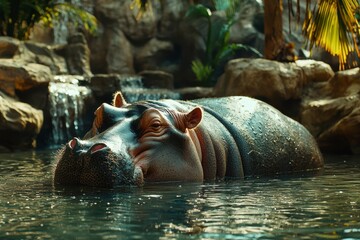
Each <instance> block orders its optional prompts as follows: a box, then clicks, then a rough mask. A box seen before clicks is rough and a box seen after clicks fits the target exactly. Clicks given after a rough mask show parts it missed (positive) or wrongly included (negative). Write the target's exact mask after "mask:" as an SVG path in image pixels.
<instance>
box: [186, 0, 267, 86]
mask: <svg viewBox="0 0 360 240" xmlns="http://www.w3.org/2000/svg"><path fill="white" fill-rule="evenodd" d="M242 2H243V1H240V0H228V1H220V0H218V1H215V7H216V8H217V9H219V10H224V11H225V13H226V21H225V22H219V21H217V22H215V21H214V20H213V19H212V18H211V11H210V9H208V8H206V7H205V6H203V5H201V4H197V5H193V6H191V7H190V8H189V9H188V11H187V12H186V15H185V17H186V18H187V19H188V20H194V19H199V18H204V19H206V20H207V24H208V28H207V37H206V39H205V43H206V55H205V59H204V60H203V61H201V60H200V59H195V60H194V61H193V62H192V71H193V72H194V73H195V76H196V79H197V80H198V81H199V82H201V83H202V84H203V85H213V84H214V83H215V81H216V77H217V74H218V73H219V71H222V69H221V68H223V66H224V64H225V62H226V61H228V60H229V59H230V58H231V57H232V56H234V54H235V53H236V52H237V51H238V50H240V49H245V50H250V51H252V52H253V53H255V54H256V55H258V56H261V54H260V53H259V52H258V51H257V50H255V49H253V48H251V47H248V46H245V45H242V44H229V38H230V27H231V26H232V25H233V23H234V17H235V13H236V12H237V11H238V9H239V6H240V3H242Z"/></svg>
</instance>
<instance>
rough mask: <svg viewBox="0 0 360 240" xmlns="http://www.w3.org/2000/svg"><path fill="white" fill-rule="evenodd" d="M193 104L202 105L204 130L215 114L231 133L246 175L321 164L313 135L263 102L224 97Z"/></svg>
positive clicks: (306, 168)
mask: <svg viewBox="0 0 360 240" xmlns="http://www.w3.org/2000/svg"><path fill="white" fill-rule="evenodd" d="M193 103H195V104H199V105H202V106H203V109H204V111H205V114H204V119H203V123H202V124H204V125H205V128H206V129H209V131H211V128H212V127H211V126H212V124H211V123H209V121H208V120H207V119H209V120H210V119H211V118H212V117H215V118H216V119H217V120H218V121H219V122H220V123H221V124H223V125H224V126H225V127H226V129H227V130H228V131H229V132H230V134H231V135H232V136H233V138H234V140H235V142H236V145H237V146H236V147H237V148H238V149H239V150H240V155H241V161H242V165H243V171H244V175H245V176H252V175H268V174H269V175H270V174H274V173H287V172H300V171H304V170H315V169H319V168H322V166H323V158H322V155H321V152H320V151H319V149H318V146H317V143H316V141H315V140H314V138H313V137H312V135H311V134H310V133H309V132H308V131H307V130H306V129H305V128H304V127H303V126H302V125H301V124H299V123H298V122H296V121H294V120H292V119H290V118H288V117H287V116H285V115H283V114H282V113H281V112H279V111H278V110H276V109H275V108H273V107H272V106H270V105H268V104H266V103H264V102H262V101H259V100H255V99H252V98H248V97H226V98H217V99H200V100H195V101H193ZM210 116H211V117H210ZM206 125H208V127H207V126H206ZM230 147H231V146H230Z"/></svg>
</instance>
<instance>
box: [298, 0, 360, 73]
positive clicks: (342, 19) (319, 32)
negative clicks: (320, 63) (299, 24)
mask: <svg viewBox="0 0 360 240" xmlns="http://www.w3.org/2000/svg"><path fill="white" fill-rule="evenodd" d="M309 3H310V0H307V9H306V18H305V22H304V24H303V34H304V35H305V36H306V38H307V39H308V45H310V49H311V48H312V47H313V45H314V44H315V45H317V46H320V47H323V48H324V49H325V50H327V51H328V52H329V53H331V54H332V55H336V56H338V57H339V64H340V66H339V68H340V69H344V68H345V67H346V64H347V65H348V66H349V65H350V66H349V67H351V66H357V65H359V63H358V62H357V61H356V62H352V63H348V62H347V59H348V56H349V54H350V53H352V52H355V53H356V54H357V56H359V57H360V52H359V48H358V46H357V38H358V37H359V32H360V25H359V22H358V20H357V19H356V17H355V12H356V11H357V10H359V2H358V0H320V2H319V4H318V6H317V7H316V8H315V10H314V11H313V12H311V11H310V10H309Z"/></svg>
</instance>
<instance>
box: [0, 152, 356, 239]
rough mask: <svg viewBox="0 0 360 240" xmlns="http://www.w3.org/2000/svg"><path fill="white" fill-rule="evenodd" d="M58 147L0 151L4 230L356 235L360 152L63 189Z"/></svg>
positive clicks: (38, 234)
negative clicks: (280, 174) (186, 179)
mask: <svg viewBox="0 0 360 240" xmlns="http://www.w3.org/2000/svg"><path fill="white" fill-rule="evenodd" d="M52 155H53V154H52V153H51V152H25V153H12V154H0V174H1V182H0V239H360V171H359V167H360V156H355V157H337V159H335V160H336V161H337V162H334V161H332V159H331V161H330V162H329V163H327V165H326V168H325V171H324V173H323V174H322V175H319V176H312V177H296V178H287V179H248V180H245V181H241V180H237V181H225V182H224V181H222V182H211V183H205V184H200V183H196V184H194V183H191V184H190V183H188V184H184V183H162V184H148V185H145V186H144V187H142V188H137V187H124V188H117V189H99V188H83V187H73V188H66V189H63V188H54V187H53V186H52V184H51V175H52V174H51V171H52V166H53V164H54V163H53V158H52Z"/></svg>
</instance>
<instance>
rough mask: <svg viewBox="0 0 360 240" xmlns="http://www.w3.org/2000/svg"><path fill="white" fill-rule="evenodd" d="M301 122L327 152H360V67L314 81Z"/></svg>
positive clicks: (304, 100)
mask: <svg viewBox="0 0 360 240" xmlns="http://www.w3.org/2000/svg"><path fill="white" fill-rule="evenodd" d="M300 119H301V123H302V124H303V125H304V126H305V127H307V128H308V129H309V130H310V132H311V133H312V134H313V135H314V136H315V137H316V139H317V141H318V142H319V145H320V147H321V148H322V149H323V150H324V151H326V152H335V153H357V154H359V153H360V68H355V69H351V70H346V71H340V72H337V73H336V74H335V75H334V76H333V77H332V78H331V79H330V80H329V81H327V82H323V83H314V85H313V86H312V87H311V88H309V89H307V92H306V94H305V95H304V99H303V101H302V111H301V118H300Z"/></svg>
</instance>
